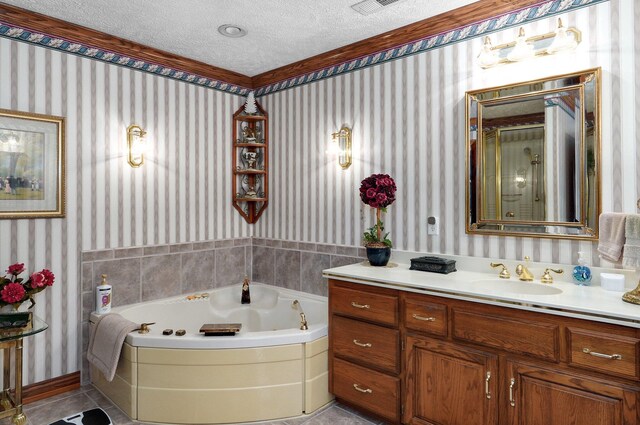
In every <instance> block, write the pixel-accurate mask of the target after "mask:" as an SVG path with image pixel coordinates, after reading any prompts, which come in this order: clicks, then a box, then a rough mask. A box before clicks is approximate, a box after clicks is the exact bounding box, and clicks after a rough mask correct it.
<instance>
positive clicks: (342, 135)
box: [331, 125, 351, 170]
mask: <svg viewBox="0 0 640 425" xmlns="http://www.w3.org/2000/svg"><path fill="white" fill-rule="evenodd" d="M331 140H332V149H331V151H332V152H335V153H336V154H337V156H338V164H340V166H341V167H342V169H343V170H346V169H347V168H349V166H350V165H351V129H350V128H349V127H347V126H346V125H343V126H342V128H341V129H340V131H338V132H337V133H333V134H331Z"/></svg>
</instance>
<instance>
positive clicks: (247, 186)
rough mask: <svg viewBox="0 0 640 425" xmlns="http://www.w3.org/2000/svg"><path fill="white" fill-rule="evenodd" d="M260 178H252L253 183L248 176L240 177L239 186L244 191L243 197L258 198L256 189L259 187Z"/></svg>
mask: <svg viewBox="0 0 640 425" xmlns="http://www.w3.org/2000/svg"><path fill="white" fill-rule="evenodd" d="M260 183H261V182H260V179H259V178H258V177H255V178H254V181H253V183H252V182H251V180H250V179H249V176H244V177H243V178H242V182H241V184H240V186H241V187H242V190H243V191H244V195H243V196H242V197H243V198H258V195H259V194H258V191H259V189H260Z"/></svg>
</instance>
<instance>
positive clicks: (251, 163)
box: [240, 148, 262, 170]
mask: <svg viewBox="0 0 640 425" xmlns="http://www.w3.org/2000/svg"><path fill="white" fill-rule="evenodd" d="M261 158H262V154H261V153H260V152H251V151H249V150H248V149H247V148H243V149H242V150H241V151H240V159H241V160H242V165H244V169H245V170H257V169H258V162H260V160H261Z"/></svg>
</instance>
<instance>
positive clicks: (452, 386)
mask: <svg viewBox="0 0 640 425" xmlns="http://www.w3.org/2000/svg"><path fill="white" fill-rule="evenodd" d="M352 303H355V304H356V305H357V306H364V305H366V306H368V308H363V307H354V306H353V305H352ZM329 306H330V307H329V308H330V311H329V313H330V316H329V317H330V319H329V323H330V329H329V349H330V360H329V366H330V368H329V370H330V385H331V391H332V392H333V393H334V394H335V396H336V397H337V398H338V399H339V400H341V401H344V402H346V403H348V404H350V405H352V406H354V407H356V408H359V409H362V410H364V411H365V412H367V413H371V414H374V415H377V416H379V417H381V418H383V419H385V420H386V421H388V422H390V423H398V422H402V423H405V424H415V425H568V424H589V425H638V424H640V380H639V379H638V378H639V376H640V360H639V358H640V330H638V329H635V328H630V327H626V326H618V325H613V324H607V323H600V322H594V321H590V320H583V319H576V318H570V317H563V316H557V315H551V314H544V313H539V312H531V311H525V310H519V309H516V308H508V307H502V306H495V305H487V304H482V303H475V302H470V301H462V300H456V299H449V298H443V297H437V296H432V295H423V294H417V293H411V292H406V291H401V290H392V289H386V288H377V287H373V286H368V285H364V284H354V283H347V282H342V281H338V280H330V281H329ZM382 306H384V307H382ZM380 308H382V309H383V310H384V311H379V310H378V309H380ZM351 310H353V311H351ZM353 332H355V333H353ZM367 338H370V339H367ZM353 340H357V341H358V342H360V343H362V342H364V343H365V344H367V343H370V344H371V347H367V348H363V347H358V344H354V341H353ZM374 347H376V349H377V350H380V352H379V353H375V354H372V353H371V352H369V354H367V350H371V351H373V350H372V349H373V348H374ZM358 350H360V351H358ZM396 350H400V351H396ZM400 383H402V386H400ZM355 386H358V389H357V388H356V387H355ZM367 389H369V390H371V392H367V391H366V390H367ZM361 390H365V392H362V391H361ZM381 392H384V393H386V395H385V396H384V397H383V395H382V394H380V393H381ZM376 397H377V398H376Z"/></svg>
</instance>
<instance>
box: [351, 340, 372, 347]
mask: <svg viewBox="0 0 640 425" xmlns="http://www.w3.org/2000/svg"><path fill="white" fill-rule="evenodd" d="M353 343H354V344H355V345H357V346H359V347H364V348H371V343H369V342H360V341H358V340H357V339H354V340H353Z"/></svg>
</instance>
